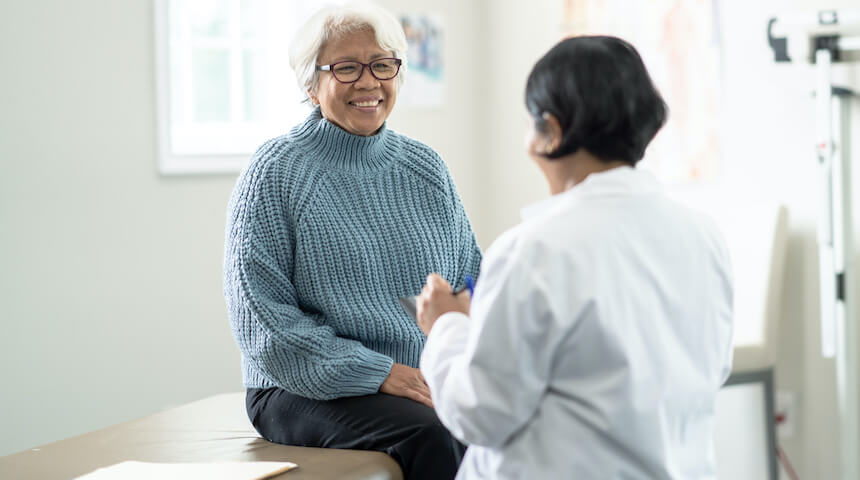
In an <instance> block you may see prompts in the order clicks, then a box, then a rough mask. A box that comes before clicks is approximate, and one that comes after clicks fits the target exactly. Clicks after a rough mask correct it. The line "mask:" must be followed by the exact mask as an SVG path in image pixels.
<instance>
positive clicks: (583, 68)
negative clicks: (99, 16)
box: [417, 37, 732, 479]
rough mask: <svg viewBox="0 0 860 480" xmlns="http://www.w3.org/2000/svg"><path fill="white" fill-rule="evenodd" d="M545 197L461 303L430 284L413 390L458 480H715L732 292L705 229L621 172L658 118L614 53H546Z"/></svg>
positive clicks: (613, 46)
mask: <svg viewBox="0 0 860 480" xmlns="http://www.w3.org/2000/svg"><path fill="white" fill-rule="evenodd" d="M526 106H527V108H528V111H529V113H530V114H531V117H532V121H533V131H532V134H531V137H530V139H529V141H528V146H527V149H528V154H529V156H530V157H531V158H532V159H533V160H534V162H535V163H536V164H537V165H538V167H539V168H540V169H541V171H542V172H543V174H544V176H545V177H546V180H547V183H548V184H549V189H550V192H551V193H552V196H551V197H550V198H549V199H547V200H545V201H544V202H541V203H539V204H537V205H534V206H531V207H529V208H528V209H526V210H525V211H524V212H523V218H524V219H523V222H522V223H521V224H520V225H519V226H517V227H516V228H514V229H512V230H511V231H509V232H507V233H505V234H504V235H502V236H501V237H500V238H499V239H498V240H497V241H496V242H495V243H494V244H493V245H492V246H491V247H490V248H489V249H488V250H487V252H486V256H485V258H484V262H483V264H482V266H481V275H482V276H481V280H480V281H479V282H478V283H477V285H476V290H475V292H474V297H473V298H472V299H471V305H470V298H469V295H468V293H463V294H460V295H458V296H454V295H452V294H451V286H450V285H448V283H447V282H446V281H445V280H444V279H443V278H442V277H440V276H438V275H431V276H430V277H428V280H427V284H426V285H425V287H424V289H423V291H422V294H421V296H420V297H419V299H418V305H417V307H418V315H419V325H420V326H421V328H422V330H423V331H424V332H426V333H427V334H428V339H427V344H426V346H425V347H424V352H423V353H422V355H421V363H420V365H421V372H422V373H423V374H424V378H426V379H427V383H428V385H430V393H431V396H432V398H433V404H434V405H435V407H436V412H437V414H438V415H439V418H440V419H441V420H442V423H444V424H445V426H446V427H448V428H449V429H450V430H451V432H452V433H453V434H454V436H455V437H457V438H458V439H460V440H461V441H463V442H465V443H466V444H467V445H469V449H468V450H467V452H466V456H465V457H464V459H463V463H462V466H461V468H460V471H459V473H458V476H457V478H463V479H473V478H494V479H495V478H504V479H509V478H510V479H513V478H517V479H544V478H547V479H550V478H552V479H555V478H585V479H592V478H594V479H597V478H599V479H621V478H625V479H628V478H629V479H633V478H637V479H638V478H642V479H663V478H678V479H694V478H696V479H698V478H713V477H714V476H715V474H716V473H715V466H714V460H713V459H714V455H713V451H712V442H711V438H712V429H713V420H714V400H715V397H716V394H717V390H718V389H719V388H720V386H721V385H722V384H723V382H724V381H725V380H726V378H727V377H728V375H729V371H730V366H731V365H730V363H731V354H732V348H731V336H732V283H731V278H730V271H729V258H728V254H727V251H726V247H725V245H724V242H723V240H722V238H721V236H720V234H719V233H718V232H717V230H716V229H715V227H714V226H713V225H712V224H711V223H710V222H709V221H708V220H707V219H705V218H702V217H701V216H699V215H698V214H695V213H693V212H691V211H689V210H687V209H686V208H683V207H681V206H680V205H678V204H676V203H675V202H673V201H671V200H670V199H669V198H668V197H667V196H666V195H665V194H664V193H663V192H662V190H661V188H660V186H659V185H658V183H657V181H656V180H655V179H654V177H652V176H651V175H650V174H649V173H647V172H644V171H642V170H639V169H636V168H635V166H636V163H637V162H638V161H639V160H640V159H641V158H642V156H643V154H644V152H645V147H646V146H647V145H648V143H649V142H650V141H651V139H652V138H653V137H654V135H655V134H656V133H657V131H658V130H659V129H660V127H661V126H662V125H663V122H664V119H665V117H666V105H665V104H664V102H663V100H662V98H661V97H660V94H659V93H658V92H657V91H656V89H655V87H654V85H653V83H652V82H651V79H650V78H649V76H648V73H647V71H646V70H645V66H644V65H643V63H642V60H641V59H640V57H639V55H638V54H637V53H636V50H634V48H633V47H632V46H630V45H629V44H628V43H626V42H625V41H623V40H620V39H618V38H612V37H576V38H570V39H567V40H564V41H563V42H561V43H559V44H558V45H556V46H555V47H554V48H552V49H551V50H550V51H549V52H548V53H547V54H546V55H545V56H544V57H543V58H541V59H540V60H539V61H538V62H537V64H536V65H535V66H534V69H533V70H532V72H531V74H530V75H529V78H528V83H527V86H526Z"/></svg>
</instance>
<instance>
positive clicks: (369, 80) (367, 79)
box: [355, 66, 379, 88]
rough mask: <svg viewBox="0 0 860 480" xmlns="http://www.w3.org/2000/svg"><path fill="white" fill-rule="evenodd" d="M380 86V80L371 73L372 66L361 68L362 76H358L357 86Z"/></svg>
mask: <svg viewBox="0 0 860 480" xmlns="http://www.w3.org/2000/svg"><path fill="white" fill-rule="evenodd" d="M377 86H379V80H377V79H376V77H374V76H373V74H371V73H370V67H369V66H367V67H363V68H362V69H361V76H359V77H358V80H356V81H355V87H356V88H376V87H377Z"/></svg>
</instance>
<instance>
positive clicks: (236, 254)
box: [224, 5, 481, 480]
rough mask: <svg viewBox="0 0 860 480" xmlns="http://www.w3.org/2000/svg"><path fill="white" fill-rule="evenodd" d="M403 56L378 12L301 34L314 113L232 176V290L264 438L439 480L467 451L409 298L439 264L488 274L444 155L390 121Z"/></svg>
mask: <svg viewBox="0 0 860 480" xmlns="http://www.w3.org/2000/svg"><path fill="white" fill-rule="evenodd" d="M406 49H407V44H406V38H405V36H404V33H403V30H402V28H401V27H400V23H399V22H398V21H397V20H396V19H395V18H394V17H393V16H392V15H390V14H389V13H387V12H386V11H384V10H382V9H380V8H379V7H373V6H371V5H365V6H363V7H333V8H329V9H325V10H323V11H321V12H320V13H318V14H317V15H316V16H315V17H313V18H312V19H311V20H309V21H308V23H307V24H306V25H305V26H304V27H303V29H302V30H301V31H300V32H299V33H298V35H297V36H296V40H295V41H294V42H293V44H292V45H291V49H290V63H291V65H292V67H293V68H294V70H295V71H296V74H297V77H298V80H299V83H300V85H301V86H302V89H303V90H304V91H307V93H308V97H309V99H310V101H311V102H312V103H313V104H314V105H315V108H314V110H313V112H312V113H311V114H310V115H309V116H308V117H307V119H306V120H305V121H304V122H302V123H301V124H299V125H297V126H296V127H294V128H293V129H292V130H291V131H290V132H289V133H287V134H286V135H284V136H282V137H278V138H275V139H273V140H270V141H269V142H267V143H265V144H264V145H263V146H262V147H260V149H259V150H258V151H257V153H256V154H255V155H254V157H253V158H252V159H251V161H250V164H249V165H248V167H247V168H246V170H245V171H244V172H243V173H242V174H241V176H240V178H239V180H238V182H237V184H236V188H235V190H234V193H233V197H232V199H231V203H230V210H229V218H228V227H227V242H226V255H225V281H224V291H225V296H226V298H227V304H228V308H229V316H230V322H231V325H232V329H233V335H234V337H235V339H236V342H237V343H238V346H239V349H240V351H241V353H242V367H243V377H244V384H245V386H246V387H247V402H246V403H247V410H248V415H249V417H250V419H251V422H252V424H253V425H254V427H255V428H256V429H257V431H258V432H259V433H260V435H262V436H263V437H264V438H266V439H268V440H270V441H272V442H276V443H283V444H289V445H303V446H312V447H331V448H349V449H361V450H377V451H383V452H386V453H388V454H389V455H391V456H392V457H393V458H394V459H395V460H396V461H397V462H398V463H399V464H400V466H401V468H402V470H403V472H404V475H405V477H406V478H408V479H420V478H430V479H434V480H435V479H444V478H453V477H454V474H455V473H456V471H457V466H458V465H459V462H460V459H461V458H462V454H463V451H464V449H465V447H464V446H463V445H461V444H460V443H459V442H457V441H456V440H455V439H454V438H453V437H452V436H451V434H450V433H449V432H448V431H447V430H446V429H445V428H444V427H443V426H442V425H441V423H440V422H439V420H438V418H437V417H436V414H435V413H434V411H433V408H432V406H431V402H430V394H429V390H428V388H427V385H426V383H425V382H424V379H423V377H422V376H421V373H420V372H419V371H418V369H417V367H418V359H419V356H420V354H421V350H422V348H423V346H424V340H425V336H424V334H423V333H422V332H421V330H420V329H419V328H418V325H417V324H416V323H415V322H414V320H413V319H412V318H410V317H409V316H408V315H407V314H406V312H405V311H404V310H403V309H402V308H401V306H400V305H399V304H398V297H400V296H406V295H415V294H417V293H418V291H419V290H420V288H421V285H422V284H423V283H424V279H425V278H426V276H427V274H428V273H430V272H433V271H440V272H441V273H442V275H443V276H444V277H445V278H446V279H448V280H450V281H452V282H462V281H463V280H464V278H465V277H466V276H467V275H471V276H474V275H477V272H478V267H479V265H480V260H481V253H480V250H479V249H478V246H477V243H476V241H475V236H474V234H473V233H472V229H471V227H470V225H469V220H468V219H467V217H466V213H465V211H464V210H463V206H462V205H461V202H460V199H459V196H458V194H457V191H456V189H455V188H454V184H453V182H452V181H451V176H450V175H449V173H448V169H447V168H446V166H445V163H444V162H443V161H442V159H441V158H440V157H439V155H438V154H437V153H436V152H434V151H433V150H432V149H431V148H430V147H428V146H427V145H424V144H423V143H421V142H418V141H416V140H413V139H411V138H408V137H406V136H404V135H401V134H399V133H396V132H394V131H393V130H390V129H389V128H387V127H386V124H385V121H386V119H387V118H388V115H389V114H390V113H391V110H392V108H393V107H394V103H395V100H396V99H397V92H398V89H399V87H400V84H401V83H402V82H403V78H404V77H403V74H404V72H403V70H404V67H405V61H406V58H405V54H406Z"/></svg>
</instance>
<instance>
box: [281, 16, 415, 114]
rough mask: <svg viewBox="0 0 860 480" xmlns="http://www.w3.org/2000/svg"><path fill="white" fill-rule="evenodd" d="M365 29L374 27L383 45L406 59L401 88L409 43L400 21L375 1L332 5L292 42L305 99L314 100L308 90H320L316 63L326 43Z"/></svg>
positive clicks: (400, 76)
mask: <svg viewBox="0 0 860 480" xmlns="http://www.w3.org/2000/svg"><path fill="white" fill-rule="evenodd" d="M362 30H372V31H373V33H374V35H375V36H376V43H377V44H379V47H380V48H382V49H383V50H386V51H390V52H391V53H392V55H394V56H395V57H397V58H399V59H400V60H402V64H401V66H400V73H399V74H398V75H397V79H396V82H397V88H398V89H399V88H400V86H401V85H403V80H404V76H405V75H404V74H405V73H406V50H407V47H408V45H407V43H406V35H405V34H404V33H403V27H402V26H401V25H400V22H398V21H397V19H396V18H394V16H393V15H392V14H391V13H389V12H388V11H387V10H385V9H383V8H382V7H379V6H376V5H373V4H371V3H353V4H349V5H344V6H329V7H325V8H323V9H321V10H320V11H318V12H317V13H315V14H314V15H313V16H312V17H311V18H310V19H309V20H308V21H307V22H305V24H304V25H302V27H301V28H299V30H298V32H296V36H295V37H294V38H293V42H292V43H291V44H290V67H292V69H293V71H295V73H296V81H297V82H298V84H299V88H300V89H301V90H302V92H304V93H305V101H309V100H310V97H309V96H307V93H308V91H310V92H314V91H315V90H316V87H317V82H318V81H319V72H317V71H316V66H317V62H318V61H319V55H320V52H322V49H323V48H324V47H325V46H326V44H327V43H328V42H330V41H332V40H336V39H338V38H341V37H342V36H343V35H346V34H349V33H353V32H358V31H362Z"/></svg>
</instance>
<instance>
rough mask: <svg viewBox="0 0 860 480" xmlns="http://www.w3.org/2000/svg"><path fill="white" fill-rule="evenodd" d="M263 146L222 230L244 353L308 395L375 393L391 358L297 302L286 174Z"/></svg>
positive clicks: (234, 321)
mask: <svg viewBox="0 0 860 480" xmlns="http://www.w3.org/2000/svg"><path fill="white" fill-rule="evenodd" d="M261 152H262V153H261ZM261 152H258V154H257V156H256V158H255V159H253V160H252V162H251V164H250V166H249V167H248V169H247V170H246V171H245V173H244V174H243V175H242V177H241V178H240V179H239V182H238V183H237V185H236V189H235V191H234V192H233V197H232V199H231V202H230V209H229V218H228V229H227V232H226V234H227V240H226V254H225V270H224V271H225V282H224V289H225V297H226V300H227V305H228V309H229V315H230V323H231V326H232V329H233V335H234V337H235V338H236V341H237V343H238V345H239V349H240V350H241V352H242V356H243V359H244V361H245V362H249V363H250V364H251V366H252V367H253V369H254V370H256V371H257V372H259V373H260V374H261V375H262V376H263V377H264V378H265V379H266V380H268V381H269V382H271V383H272V384H274V385H276V386H278V387H280V388H283V389H285V390H287V391H289V392H292V393H295V394H297V395H301V396H304V397H307V398H313V399H319V400H327V399H333V398H339V397H348V396H357V395H366V394H372V393H375V392H377V391H378V390H379V386H380V385H381V384H382V382H383V381H384V380H385V379H386V377H387V376H388V374H389V372H390V370H391V366H392V364H393V360H392V359H391V358H390V357H388V356H385V355H382V354H379V353H377V352H374V351H372V350H370V349H368V348H366V347H365V346H363V345H362V344H361V343H360V342H358V341H355V340H351V339H346V338H341V337H338V336H337V335H335V333H334V330H333V329H332V328H331V327H329V326H325V325H323V324H322V322H321V320H322V319H321V318H320V315H319V314H316V313H312V312H305V311H303V310H302V309H301V308H300V307H299V305H298V299H297V294H296V289H295V286H294V285H293V283H292V264H293V261H292V256H293V251H294V248H295V232H294V228H293V227H294V226H295V222H294V221H293V220H294V219H293V218H291V217H290V213H289V211H290V209H289V208H288V205H287V202H286V198H287V194H286V191H287V190H288V188H286V185H285V183H284V182H285V181H286V177H285V176H284V174H283V172H280V171H279V168H278V165H277V162H275V161H267V160H266V158H265V156H266V155H267V153H266V151H265V147H264V148H263V149H261Z"/></svg>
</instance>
